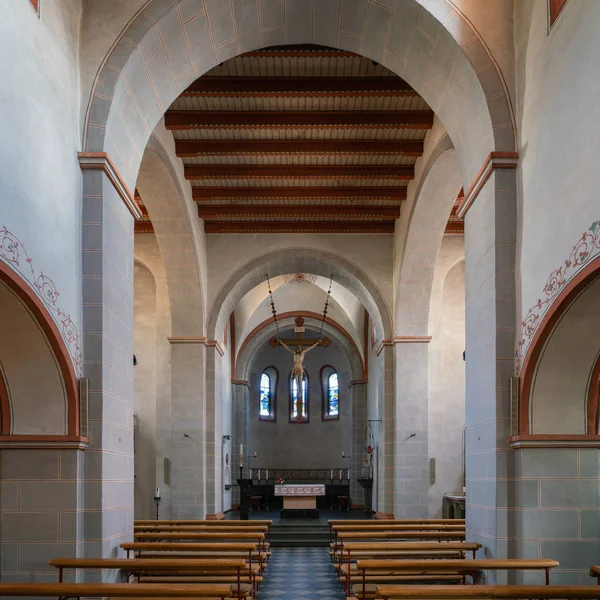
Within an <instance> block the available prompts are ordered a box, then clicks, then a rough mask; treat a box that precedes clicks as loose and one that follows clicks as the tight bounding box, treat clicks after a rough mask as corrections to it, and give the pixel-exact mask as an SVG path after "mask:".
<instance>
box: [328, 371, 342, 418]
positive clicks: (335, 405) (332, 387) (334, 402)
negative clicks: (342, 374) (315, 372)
mask: <svg viewBox="0 0 600 600" xmlns="http://www.w3.org/2000/svg"><path fill="white" fill-rule="evenodd" d="M339 392H340V386H339V382H338V374H337V373H336V372H335V371H334V372H333V373H332V374H331V375H330V376H329V379H328V381H327V416H328V417H337V416H338V415H339V414H340V402H339Z"/></svg>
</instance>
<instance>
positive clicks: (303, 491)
mask: <svg viewBox="0 0 600 600" xmlns="http://www.w3.org/2000/svg"><path fill="white" fill-rule="evenodd" d="M275 495H276V496H284V497H286V496H288V497H289V496H324V495H325V486H324V485H323V484H322V483H314V484H308V485H307V484H287V483H286V484H285V485H276V486H275Z"/></svg>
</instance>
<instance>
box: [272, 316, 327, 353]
mask: <svg viewBox="0 0 600 600" xmlns="http://www.w3.org/2000/svg"><path fill="white" fill-rule="evenodd" d="M294 322H295V323H296V327H294V332H295V333H296V337H295V338H287V339H285V338H284V339H283V340H282V341H283V342H284V343H285V344H287V345H288V346H290V347H292V346H296V347H297V348H298V349H301V348H303V347H308V346H312V345H313V344H314V343H315V342H316V340H315V339H310V338H309V339H306V338H305V337H304V332H305V331H306V329H305V327H304V319H303V318H302V317H296V318H295V319H294ZM322 339H323V344H322V346H323V347H324V348H327V346H329V344H331V340H330V339H329V338H326V337H324V338H322ZM269 344H271V346H273V348H275V347H276V346H279V342H278V341H277V338H275V337H272V338H271V339H270V340H269ZM319 345H321V344H319Z"/></svg>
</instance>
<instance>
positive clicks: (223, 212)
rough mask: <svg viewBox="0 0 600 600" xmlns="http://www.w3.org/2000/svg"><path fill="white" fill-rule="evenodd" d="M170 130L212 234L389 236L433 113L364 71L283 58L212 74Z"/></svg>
mask: <svg viewBox="0 0 600 600" xmlns="http://www.w3.org/2000/svg"><path fill="white" fill-rule="evenodd" d="M165 124H166V126H167V128H168V129H170V130H171V131H172V132H173V136H174V138H175V141H176V151H177V155H178V156H179V157H180V158H181V159H182V161H183V163H184V165H185V176H186V178H187V179H189V180H190V181H191V183H192V189H193V196H194V199H195V200H196V202H197V203H198V215H199V216H200V217H202V218H203V219H204V224H205V229H206V232H207V233H218V232H369V233H392V232H393V231H394V221H395V219H397V218H398V216H399V214H400V205H401V203H402V201H403V200H404V199H405V198H406V188H407V185H408V183H409V182H410V181H411V180H412V179H413V177H414V165H415V162H416V161H417V159H418V157H419V156H421V154H422V152H423V140H424V139H425V136H426V134H427V131H428V130H429V129H430V128H431V127H432V125H433V112H432V111H431V110H430V109H429V107H428V106H427V104H426V103H425V101H424V100H423V99H422V98H421V97H420V96H419V95H418V94H417V93H416V92H415V91H414V90H413V89H412V88H411V87H410V86H409V85H408V84H407V83H406V82H404V81H403V80H402V79H400V78H399V77H397V76H395V75H394V74H393V73H392V72H391V71H389V70H388V69H386V68H385V67H382V66H381V65H379V64H377V63H375V62H373V61H371V60H369V59H366V58H363V57H361V56H359V55H356V54H353V53H351V52H345V51H340V50H333V49H327V48H323V47H317V46H292V47H290V46H285V47H281V48H277V47H275V48H269V49H266V50H260V51H256V52H250V53H247V54H244V55H241V56H239V57H237V58H234V59H232V60H229V61H227V62H225V63H223V64H221V65H219V66H217V67H215V68H214V69H212V70H211V71H209V72H208V73H207V74H206V75H205V76H203V77H201V78H199V79H198V80H196V81H195V82H194V83H193V84H192V85H191V86H190V87H189V88H188V89H187V90H186V91H185V92H183V94H181V96H180V97H179V98H178V99H177V100H176V101H175V102H174V103H173V105H172V106H171V107H170V109H169V110H168V111H167V113H166V115H165Z"/></svg>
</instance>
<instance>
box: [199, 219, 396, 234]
mask: <svg viewBox="0 0 600 600" xmlns="http://www.w3.org/2000/svg"><path fill="white" fill-rule="evenodd" d="M204 230H205V231H206V233H394V223H393V222H390V221H383V222H381V221H358V222H352V221H314V222H311V221H303V222H301V221H290V222H282V221H275V222H265V221H219V222H205V223H204Z"/></svg>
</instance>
